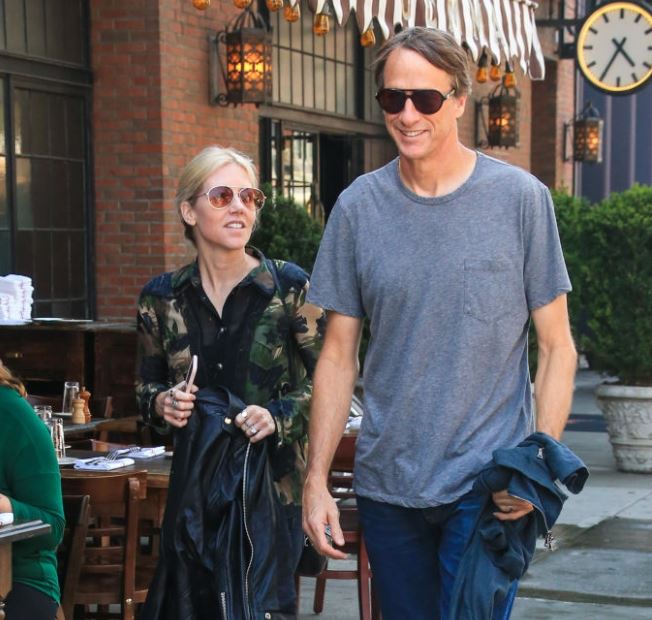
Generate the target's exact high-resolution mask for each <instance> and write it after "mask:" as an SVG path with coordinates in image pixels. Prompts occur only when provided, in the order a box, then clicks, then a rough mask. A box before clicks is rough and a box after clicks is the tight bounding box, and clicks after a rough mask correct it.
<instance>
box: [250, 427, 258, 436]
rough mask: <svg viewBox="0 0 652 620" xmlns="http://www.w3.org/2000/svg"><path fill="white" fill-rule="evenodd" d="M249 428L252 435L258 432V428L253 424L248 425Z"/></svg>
mask: <svg viewBox="0 0 652 620" xmlns="http://www.w3.org/2000/svg"><path fill="white" fill-rule="evenodd" d="M249 430H250V431H251V434H252V435H255V434H256V433H257V432H258V429H257V428H256V427H255V426H250V427H249Z"/></svg>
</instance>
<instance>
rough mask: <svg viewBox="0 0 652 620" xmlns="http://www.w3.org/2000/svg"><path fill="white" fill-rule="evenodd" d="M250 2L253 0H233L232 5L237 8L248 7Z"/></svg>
mask: <svg viewBox="0 0 652 620" xmlns="http://www.w3.org/2000/svg"><path fill="white" fill-rule="evenodd" d="M252 2H253V0H233V5H234V6H235V7H236V8H237V9H248V8H249V7H250V6H251V3H252Z"/></svg>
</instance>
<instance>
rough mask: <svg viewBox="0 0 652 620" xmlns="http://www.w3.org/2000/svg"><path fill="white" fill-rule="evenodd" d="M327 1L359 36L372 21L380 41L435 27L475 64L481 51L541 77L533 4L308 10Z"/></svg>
mask: <svg viewBox="0 0 652 620" xmlns="http://www.w3.org/2000/svg"><path fill="white" fill-rule="evenodd" d="M290 1H291V2H292V4H293V5H294V4H296V2H299V1H300V0H294V1H292V0H290ZM327 1H328V2H329V3H330V5H331V6H332V8H333V10H334V12H335V18H336V19H337V21H338V23H339V24H340V26H341V25H342V24H344V23H345V22H346V21H347V19H348V18H349V15H350V14H351V11H354V13H355V19H356V21H357V22H358V27H359V28H360V32H364V31H365V30H366V29H367V28H368V27H369V25H370V24H371V22H372V20H373V19H374V18H376V20H377V22H378V24H379V26H380V29H381V31H382V34H383V36H384V37H385V38H386V39H387V38H389V37H391V36H392V35H393V34H394V26H396V25H401V26H403V27H409V26H427V27H430V28H439V29H440V30H446V31H447V32H449V33H450V34H452V35H453V36H454V37H455V39H456V40H457V41H458V42H459V43H466V44H467V45H468V47H469V50H470V52H471V55H472V56H473V59H474V60H475V61H476V62H477V61H478V59H479V58H480V55H481V54H482V52H483V51H485V50H486V52H487V54H488V55H489V56H490V57H492V58H493V59H494V60H495V61H497V62H498V63H502V62H505V61H506V60H509V61H510V62H511V63H512V65H514V66H515V65H520V67H521V69H522V70H523V73H526V74H528V75H529V76H530V77H531V78H532V79H534V80H542V79H543V77H544V75H545V64H544V59H543V52H542V50H541V44H540V43H539V37H538V36H537V30H536V24H535V21H534V11H535V9H536V8H537V6H538V4H537V3H536V2H533V1H532V0H308V5H309V6H310V8H311V10H312V11H314V12H315V13H319V12H321V10H322V9H323V7H324V4H326V2H327Z"/></svg>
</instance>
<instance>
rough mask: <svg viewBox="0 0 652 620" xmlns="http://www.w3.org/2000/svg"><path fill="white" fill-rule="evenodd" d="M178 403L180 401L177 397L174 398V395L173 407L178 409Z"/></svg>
mask: <svg viewBox="0 0 652 620" xmlns="http://www.w3.org/2000/svg"><path fill="white" fill-rule="evenodd" d="M178 404H179V401H178V400H177V399H176V398H174V396H173V397H172V408H173V409H176V408H177V405H178Z"/></svg>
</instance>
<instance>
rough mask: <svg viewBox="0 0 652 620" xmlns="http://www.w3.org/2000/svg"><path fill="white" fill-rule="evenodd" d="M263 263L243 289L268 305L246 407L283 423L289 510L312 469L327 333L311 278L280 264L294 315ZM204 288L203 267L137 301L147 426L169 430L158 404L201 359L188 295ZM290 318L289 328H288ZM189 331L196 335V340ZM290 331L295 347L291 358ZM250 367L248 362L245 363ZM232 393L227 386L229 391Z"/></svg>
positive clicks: (167, 278)
mask: <svg viewBox="0 0 652 620" xmlns="http://www.w3.org/2000/svg"><path fill="white" fill-rule="evenodd" d="M248 251H249V252H251V253H252V254H254V255H255V256H256V257H257V258H259V259H260V261H261V264H260V266H259V267H257V268H255V269H254V270H252V271H251V272H250V273H249V275H248V276H247V277H246V278H245V279H244V280H243V281H242V283H241V284H240V285H239V286H254V287H256V294H260V295H263V296H265V298H266V300H267V303H266V305H265V306H264V310H263V311H262V314H261V315H260V318H259V319H258V321H257V322H256V323H255V326H254V329H253V338H252V340H251V346H250V347H249V350H248V351H245V350H242V352H241V353H239V355H246V356H247V359H246V360H244V366H243V368H244V369H245V372H246V377H245V378H244V387H243V389H242V391H243V393H239V394H237V395H238V396H239V397H240V398H241V399H242V400H243V401H244V402H246V403H248V404H256V405H260V406H263V407H266V408H267V409H269V411H270V413H271V414H272V416H273V417H274V419H275V421H276V437H275V440H276V442H275V444H276V452H277V453H278V454H279V455H284V456H282V458H281V459H280V460H282V461H285V462H288V454H289V455H290V457H291V458H290V459H289V462H290V463H292V466H291V467H290V468H289V469H290V471H289V473H287V474H285V475H284V476H283V477H282V478H281V480H280V481H279V482H278V483H277V490H278V492H279V497H280V498H281V501H282V502H283V503H289V502H294V503H299V502H300V501H301V483H302V479H303V473H304V469H305V450H306V443H307V433H308V413H309V406H310V397H311V395H312V384H311V378H312V374H313V371H314V368H315V364H316V362H317V356H318V354H319V351H320V349H321V343H322V339H323V333H324V328H325V314H324V312H323V311H322V310H321V309H320V308H318V307H316V306H313V305H312V304H309V303H306V301H305V297H306V293H307V291H308V286H309V282H308V276H307V274H306V273H305V272H304V271H303V270H302V269H301V268H299V267H297V266H296V265H294V264H293V263H285V262H283V261H279V260H275V261H273V263H274V264H275V265H276V271H277V274H278V279H279V283H280V286H281V289H282V291H283V296H284V299H283V301H285V305H286V308H287V310H285V309H284V307H283V301H282V299H281V297H280V294H279V291H277V290H276V287H275V286H274V280H273V276H272V274H271V271H270V269H271V268H272V267H271V263H272V261H270V260H268V259H265V258H264V257H263V256H262V254H261V253H260V252H258V251H257V250H254V249H253V248H251V249H248ZM189 286H195V287H199V288H201V279H200V274H199V268H198V265H197V262H196V261H195V262H194V263H191V264H190V265H186V266H185V267H182V268H181V269H179V270H178V271H176V272H173V273H166V274H163V275H161V276H158V277H156V278H154V279H153V280H151V281H150V282H149V283H148V284H147V285H146V286H145V287H144V289H143V291H142V293H141V295H140V298H139V301H138V315H137V323H138V363H137V373H138V376H137V379H136V394H137V398H138V404H139V408H140V411H141V414H142V416H143V418H144V419H145V421H146V422H148V423H150V424H152V425H154V426H157V427H161V426H165V422H163V420H161V418H159V417H158V416H157V415H156V414H155V413H154V408H153V407H154V399H155V398H156V396H157V395H158V394H159V393H160V392H161V391H164V390H167V389H169V388H170V387H171V386H173V385H176V384H177V383H179V382H181V381H183V379H184V373H185V371H186V369H187V367H188V364H189V363H190V357H191V355H192V354H196V353H199V351H196V350H195V349H196V348H197V346H198V345H197V344H195V343H196V339H195V338H193V334H192V330H193V329H195V328H194V327H193V326H194V325H195V319H194V316H193V311H192V309H191V308H189V307H188V305H189V302H188V297H189V296H188V295H187V294H184V291H185V288H186V287H189ZM288 316H289V317H290V321H288ZM189 326H190V333H189ZM288 329H289V330H290V334H291V337H292V341H293V344H295V345H296V346H291V349H292V350H291V351H288V350H287V349H288V342H289V340H290V339H289V338H288ZM288 355H292V356H293V357H292V359H293V364H292V366H293V370H294V375H295V376H294V377H291V376H290V375H291V372H290V370H291V369H290V366H291V365H290V363H289V360H288ZM240 361H243V360H240ZM227 387H228V386H227Z"/></svg>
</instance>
